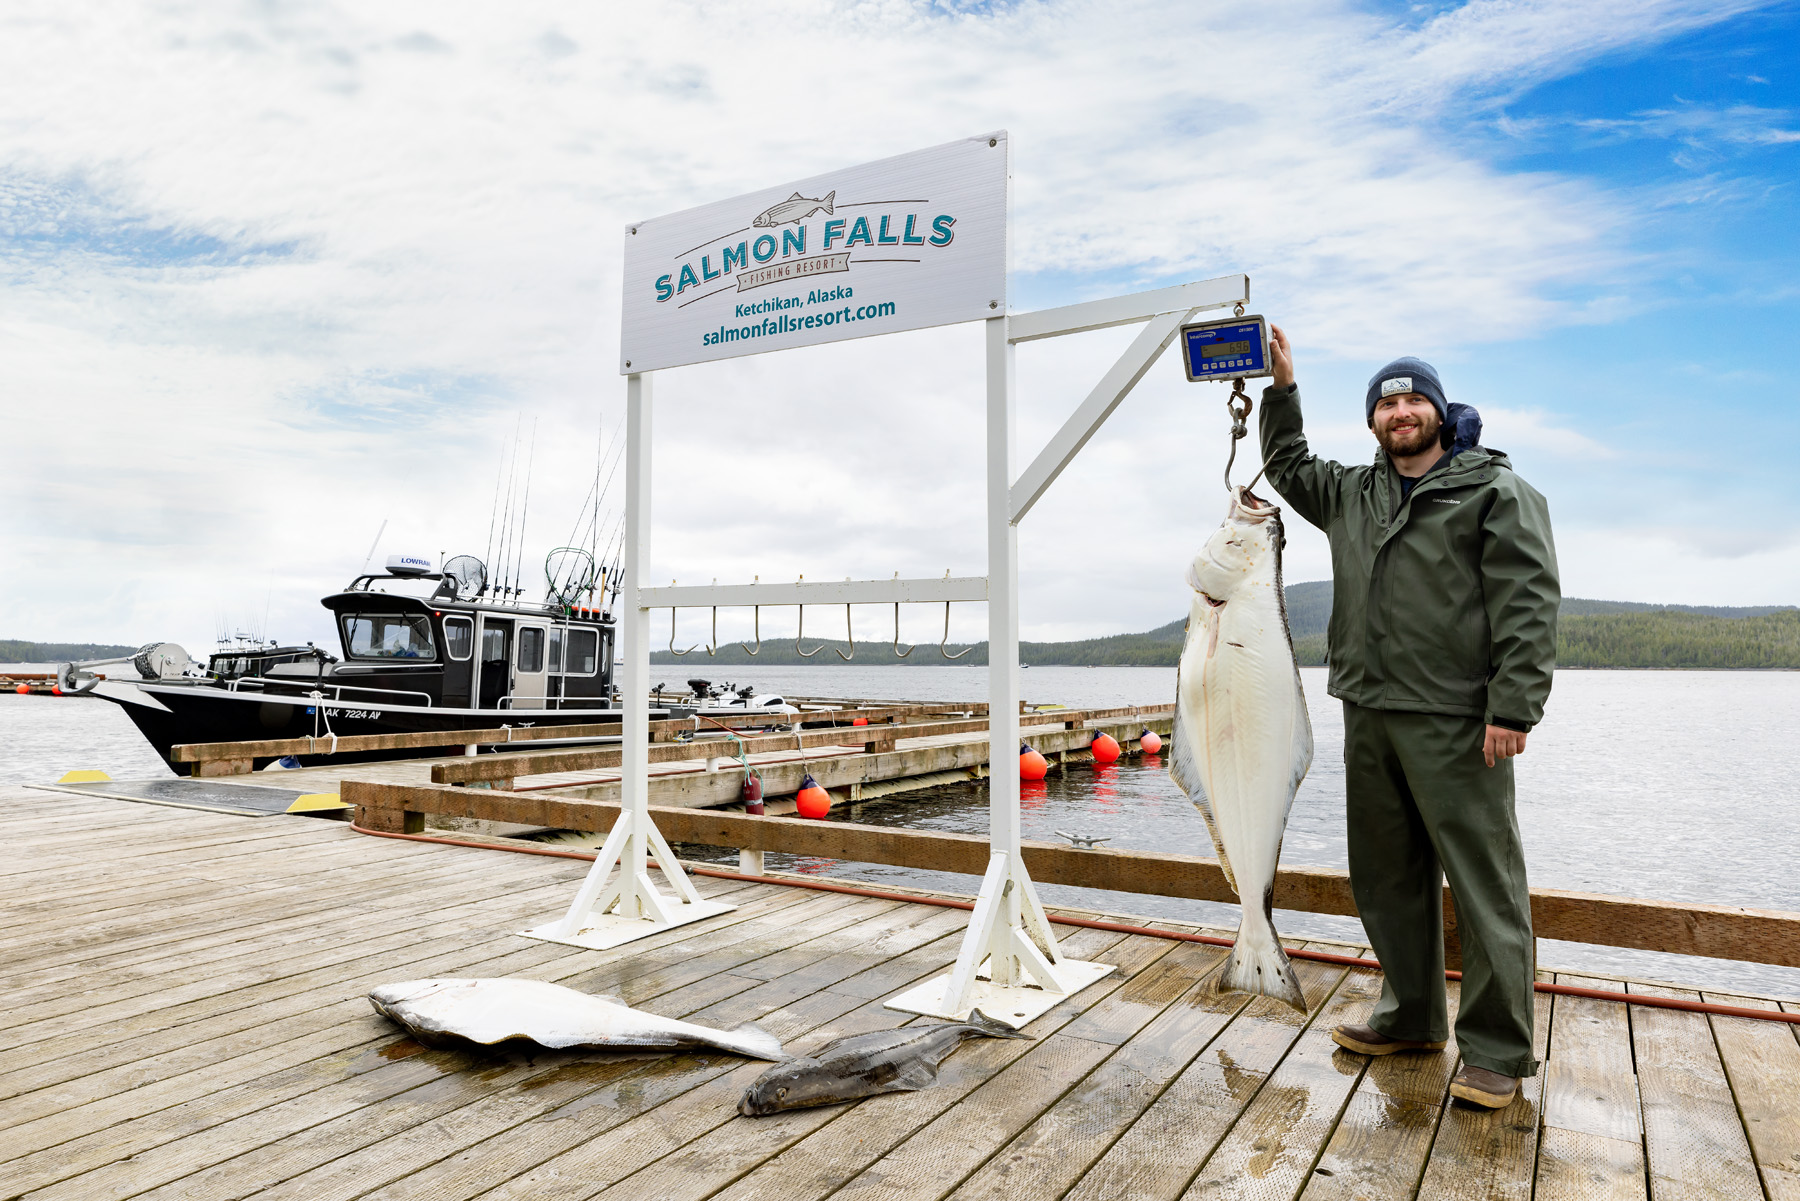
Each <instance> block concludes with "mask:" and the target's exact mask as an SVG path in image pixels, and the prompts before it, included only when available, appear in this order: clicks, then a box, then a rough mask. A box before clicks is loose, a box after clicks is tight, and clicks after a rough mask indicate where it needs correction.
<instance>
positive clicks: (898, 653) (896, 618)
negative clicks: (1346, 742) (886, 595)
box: [894, 601, 919, 659]
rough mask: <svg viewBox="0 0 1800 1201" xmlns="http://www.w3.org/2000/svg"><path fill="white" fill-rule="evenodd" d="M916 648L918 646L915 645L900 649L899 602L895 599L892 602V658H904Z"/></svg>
mask: <svg viewBox="0 0 1800 1201" xmlns="http://www.w3.org/2000/svg"><path fill="white" fill-rule="evenodd" d="M918 649H919V648H918V647H916V646H909V647H907V648H906V649H905V650H901V649H900V602H899V601H895V602H894V658H896V659H904V658H906V656H908V655H910V654H912V653H913V652H914V651H916V650H918Z"/></svg>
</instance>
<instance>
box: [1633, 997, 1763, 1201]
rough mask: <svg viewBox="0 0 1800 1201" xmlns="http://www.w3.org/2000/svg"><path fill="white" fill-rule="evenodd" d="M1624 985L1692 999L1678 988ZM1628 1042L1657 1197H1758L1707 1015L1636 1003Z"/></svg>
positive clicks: (1752, 1200)
mask: <svg viewBox="0 0 1800 1201" xmlns="http://www.w3.org/2000/svg"><path fill="white" fill-rule="evenodd" d="M1627 991H1629V992H1633V993H1644V994H1647V995H1650V996H1656V997H1678V998H1681V999H1683V1000H1689V1001H1698V1000H1699V999H1700V994H1699V993H1697V992H1692V991H1688V990H1684V989H1676V988H1657V987H1654V986H1652V985H1647V984H1632V985H1629V986H1628V988H1627ZM1631 1045H1632V1052H1633V1059H1634V1061H1635V1062H1636V1064H1637V1074H1638V1088H1639V1091H1640V1092H1641V1093H1642V1094H1643V1109H1644V1150H1645V1154H1646V1157H1647V1159H1648V1162H1649V1170H1650V1196H1651V1197H1652V1198H1653V1199H1655V1201H1678V1199H1682V1198H1693V1199H1694V1201H1712V1199H1716V1201H1762V1199H1763V1195H1764V1194H1763V1188H1762V1182H1761V1180H1760V1179H1759V1177H1758V1175H1757V1171H1756V1160H1755V1157H1754V1156H1753V1155H1752V1154H1751V1151H1750V1143H1749V1140H1748V1138H1747V1136H1746V1135H1745V1133H1744V1123H1743V1119H1742V1118H1741V1117H1739V1115H1738V1108H1737V1103H1736V1101H1734V1100H1733V1099H1732V1096H1731V1085H1730V1084H1729V1082H1727V1081H1726V1079H1725V1068H1724V1065H1723V1063H1721V1061H1720V1059H1719V1048H1718V1045H1717V1044H1716V1043H1715V1042H1714V1040H1713V1032H1712V1025H1711V1022H1710V1020H1709V1018H1708V1015H1706V1014H1703V1013H1683V1012H1681V1011H1680V1010H1675V1009H1655V1008H1651V1007H1648V1006H1644V1007H1639V1008H1635V1009H1633V1010H1632V1014H1631Z"/></svg>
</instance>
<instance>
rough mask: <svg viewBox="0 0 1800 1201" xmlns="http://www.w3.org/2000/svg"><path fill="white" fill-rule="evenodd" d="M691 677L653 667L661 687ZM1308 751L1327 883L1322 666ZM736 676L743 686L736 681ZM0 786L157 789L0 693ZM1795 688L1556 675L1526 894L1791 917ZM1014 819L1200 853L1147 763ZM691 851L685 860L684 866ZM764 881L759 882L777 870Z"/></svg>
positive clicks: (1034, 686) (938, 807)
mask: <svg viewBox="0 0 1800 1201" xmlns="http://www.w3.org/2000/svg"><path fill="white" fill-rule="evenodd" d="M699 670H700V669H698V668H686V667H685V666H684V667H682V668H672V669H661V668H653V672H652V681H653V682H654V681H655V680H657V679H662V678H664V676H663V675H658V674H656V673H657V672H658V671H663V672H664V674H665V675H666V677H667V680H666V682H668V683H670V684H671V685H679V684H680V683H681V682H683V681H685V680H686V679H687V677H688V676H689V675H692V674H698V672H699ZM1301 674H1302V677H1303V679H1304V682H1305V686H1306V694H1307V701H1308V704H1309V706H1310V708H1311V713H1312V721H1313V734H1314V740H1315V743H1316V751H1315V753H1314V758H1313V768H1312V772H1311V774H1310V775H1309V776H1308V777H1307V779H1306V783H1305V784H1304V785H1303V786H1302V788H1301V790H1300V795H1299V797H1298V799H1297V800H1296V802H1295V805H1294V811H1293V815H1292V817H1291V819H1290V821H1289V826H1288V833H1287V838H1286V841H1285V843H1284V846H1283V850H1282V858H1283V861H1284V862H1286V863H1290V864H1315V865H1320V866H1328V867H1342V866H1344V865H1345V852H1344V805H1343V801H1344V773H1343V717H1342V713H1341V711H1340V709H1339V705H1338V702H1336V701H1334V700H1332V699H1331V698H1330V697H1327V696H1326V695H1325V673H1324V671H1323V669H1306V670H1304V671H1303V672H1302V673H1301ZM740 677H741V678H740ZM713 679H714V682H715V683H722V682H725V681H726V680H730V681H732V682H741V683H746V684H754V685H756V686H757V688H758V689H759V690H762V691H779V692H791V693H794V694H800V695H813V696H846V697H847V696H861V697H875V698H885V699H909V700H932V701H940V700H941V701H954V700H971V701H974V700H982V699H985V697H986V691H987V670H986V669H985V668H981V667H954V666H930V667H861V666H856V665H853V664H851V665H841V666H830V667H769V668H765V669H754V668H752V669H741V668H734V669H731V671H730V673H729V674H727V673H725V672H718V673H715V674H714V676H713ZM1023 685H1024V695H1025V697H1026V698H1027V699H1028V700H1032V701H1044V702H1048V701H1055V702H1060V703H1063V704H1068V705H1078V706H1088V707H1092V706H1114V705H1131V704H1158V703H1165V702H1166V701H1167V700H1169V699H1170V698H1172V697H1173V695H1174V688H1175V673H1174V669H1172V668H1148V667H1102V668H1075V667H1036V668H1031V669H1029V670H1027V671H1026V672H1025V673H1024V679H1023ZM0 731H3V732H4V735H5V737H4V738H3V739H0V782H6V783H45V782H49V781H53V780H55V779H56V778H57V777H58V776H60V775H61V774H62V773H63V772H65V771H68V770H70V769H73V768H89V767H92V768H101V769H104V770H106V771H107V772H109V773H110V774H112V775H113V776H114V777H115V778H121V779H123V778H129V777H135V778H142V777H147V776H153V775H154V776H161V775H167V774H168V771H167V768H165V767H164V766H163V764H162V762H161V760H159V759H158V758H157V757H156V756H155V755H154V754H153V753H152V752H151V751H150V749H149V748H148V746H147V745H145V744H144V742H143V740H142V739H141V738H140V737H139V736H138V734H137V732H136V730H135V729H133V728H132V726H131V724H130V723H129V722H128V721H127V720H126V719H125V717H124V716H123V714H121V713H120V712H119V711H118V710H117V709H116V708H115V707H114V706H112V705H109V704H107V703H105V702H103V701H95V700H89V699H79V700H72V699H61V698H43V697H22V696H14V695H11V694H4V695H0ZM1797 732H1800V673H1786V672H1654V671H1641V672H1640V671H1634V672H1623V671H1593V672H1584V671H1566V672H1562V673H1560V674H1559V675H1558V676H1557V679H1556V688H1555V693H1554V695H1553V697H1552V699H1551V703H1550V707H1549V712H1548V714H1547V716H1546V719H1545V721H1544V723H1543V724H1542V725H1541V726H1539V727H1538V729H1537V730H1536V731H1535V732H1534V733H1533V734H1532V736H1531V743H1530V746H1529V748H1528V750H1527V752H1526V753H1525V755H1524V756H1523V757H1521V758H1520V759H1519V760H1518V761H1517V772H1518V794H1519V824H1520V826H1521V828H1522V830H1523V833H1524V838H1525V850H1526V858H1527V862H1528V864H1529V868H1530V872H1531V880H1532V883H1533V884H1535V885H1538V886H1542V887H1549V888H1566V889H1577V890H1581V891H1586V892H1600V893H1611V894H1615V895H1625V896H1639V897H1654V898H1659V899H1664V900H1677V901H1697V902H1708V903H1713V904H1729V905H1747V906H1752V907H1756V908H1762V909H1782V910H1794V911H1800V872H1797V871H1796V870H1795V864H1796V863H1797V862H1800V755H1797V754H1796V752H1795V748H1794V739H1795V736H1796V733H1797ZM1027 787H1028V791H1027V794H1026V795H1025V797H1024V798H1023V801H1022V810H1023V813H1022V818H1023V825H1024V831H1025V836H1026V837H1027V838H1042V839H1054V838H1055V837H1056V834H1055V831H1056V830H1058V829H1063V830H1070V831H1074V832H1076V833H1081V834H1092V835H1099V836H1104V837H1110V838H1111V839H1112V841H1111V842H1110V843H1109V844H1108V845H1110V846H1114V847H1124V848H1132V849H1144V850H1177V851H1185V852H1188V853H1193V854H1207V855H1210V854H1211V853H1212V851H1211V847H1210V844H1209V842H1208V840H1207V835H1206V830H1205V827H1204V826H1203V824H1202V823H1201V821H1200V818H1199V815H1198V814H1196V813H1195V812H1194V810H1193V808H1192V807H1191V806H1190V805H1189V804H1188V802H1187V799H1186V798H1185V797H1184V796H1182V795H1181V793H1180V791H1179V790H1178V789H1176V788H1175V787H1174V785H1173V783H1172V782H1171V781H1170V780H1169V777H1168V775H1167V771H1166V764H1165V763H1164V762H1162V761H1161V760H1160V759H1158V758H1155V757H1148V758H1146V759H1144V760H1136V759H1130V760H1122V761H1120V762H1119V763H1117V764H1114V765H1112V766H1110V767H1099V768H1093V767H1090V768H1072V769H1071V770H1070V771H1069V773H1068V774H1067V775H1066V776H1063V777H1056V776H1053V777H1052V778H1051V779H1050V780H1048V781H1046V782H1045V783H1044V784H1043V785H1042V786H1039V787H1035V788H1033V787H1030V786H1027ZM986 805H987V798H986V789H985V788H984V787H983V786H981V785H964V786H958V787H954V788H939V789H932V790H929V791H927V792H922V793H913V794H908V795H907V796H905V797H902V798H898V799H896V800H893V801H888V802H871V803H869V804H866V805H859V806H855V807H850V806H841V807H840V808H839V809H838V810H837V811H836V815H837V816H839V817H842V818H849V819H853V820H856V821H862V822H869V823H874V824H889V825H905V826H913V827H917V828H923V829H937V830H952V831H959V832H966V833H985V832H986V830H987V811H986ZM688 851H689V852H691V853H694V854H702V853H703V852H702V851H701V849H700V848H688ZM779 863H780V865H782V866H785V867H790V868H793V869H797V870H802V871H816V872H821V873H828V874H831V875H834V876H844V877H852V878H856V879H863V880H871V881H884V882H906V883H911V884H915V885H920V886H925V887H938V888H943V889H946V890H950V891H956V892H973V891H975V890H976V888H977V887H978V886H979V881H978V880H976V879H975V878H974V877H969V876H960V875H952V874H949V873H930V872H916V871H911V870H904V869H898V868H886V867H880V866H875V865H867V864H848V863H826V862H816V861H814V862H807V861H800V860H795V859H792V858H783V859H780V860H779ZM776 865H777V864H776V862H772V863H771V866H776ZM1044 896H1045V899H1046V900H1047V901H1052V902H1060V903H1064V904H1075V905H1084V906H1088V907H1091V908H1100V909H1110V910H1113V911H1115V912H1124V913H1140V914H1146V915H1152V916H1166V917H1180V918H1186V919H1190V920H1197V921H1206V922H1213V923H1219V924H1224V925H1232V924H1235V922H1236V916H1235V910H1234V909H1233V908H1232V907H1230V906H1224V905H1210V904H1205V903H1200V902H1190V901H1175V900H1168V899H1163V898H1154V897H1145V896H1139V895H1135V894H1112V893H1100V892H1094V891H1090V890H1081V889H1067V888H1059V887H1054V886H1051V887H1046V888H1045V889H1044ZM1276 919H1277V924H1278V926H1279V927H1280V929H1281V930H1282V931H1283V932H1284V933H1287V934H1295V935H1305V934H1312V935H1316V936H1319V937H1335V938H1357V937H1360V928H1359V927H1358V925H1357V923H1356V922H1355V921H1353V920H1351V919H1345V918H1332V917H1327V916H1323V915H1317V914H1301V913H1277V915H1276ZM1542 959H1543V962H1544V964H1545V966H1549V967H1566V968H1575V969H1586V970H1590V971H1604V972H1610V973H1616V974H1624V975H1641V976H1650V977H1655V978H1660V979H1671V980H1677V981H1681V982H1684V983H1690V984H1696V985H1710V986H1712V987H1715V988H1722V989H1730V988H1743V989H1751V990H1755V991H1761V992H1775V993H1781V994H1784V995H1785V994H1793V995H1797V996H1800V970H1796V969H1787V968H1773V967H1758V966H1751V965H1745V964H1733V963H1723V962H1719V961H1715V960H1706V959H1695V958H1687V957H1682V956H1673V955H1661V954H1655V953H1651V952H1633V951H1619V950H1612V949H1609V948H1599V947H1585V946H1576V945H1572V944H1562V943H1553V942H1546V943H1545V944H1544V946H1543V949H1542Z"/></svg>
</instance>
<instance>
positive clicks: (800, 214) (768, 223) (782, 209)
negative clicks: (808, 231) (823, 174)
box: [750, 188, 837, 229]
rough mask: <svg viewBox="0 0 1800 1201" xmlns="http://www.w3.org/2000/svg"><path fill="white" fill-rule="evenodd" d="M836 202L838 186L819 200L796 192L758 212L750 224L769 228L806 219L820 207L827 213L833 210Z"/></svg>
mask: <svg viewBox="0 0 1800 1201" xmlns="http://www.w3.org/2000/svg"><path fill="white" fill-rule="evenodd" d="M835 203H837V189H836V188H833V189H832V190H831V191H829V192H827V193H825V194H824V195H823V196H821V197H819V198H818V199H817V200H808V199H807V198H806V197H804V196H802V195H801V194H800V193H798V192H795V193H794V194H793V195H792V196H789V197H788V198H787V199H786V200H783V201H782V202H781V203H780V204H773V205H770V206H769V207H768V208H766V209H764V210H763V211H762V212H760V213H758V214H756V219H755V220H753V221H752V222H750V224H751V225H752V226H754V227H755V228H757V229H768V228H770V227H772V226H776V225H786V224H787V223H788V222H789V221H804V220H806V219H807V218H808V217H810V216H812V215H813V214H814V213H816V212H818V211H819V210H820V209H824V210H825V211H826V212H827V213H829V212H831V206H832V205H833V204H835Z"/></svg>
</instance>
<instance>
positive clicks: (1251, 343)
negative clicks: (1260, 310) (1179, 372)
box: [1181, 316, 1275, 383]
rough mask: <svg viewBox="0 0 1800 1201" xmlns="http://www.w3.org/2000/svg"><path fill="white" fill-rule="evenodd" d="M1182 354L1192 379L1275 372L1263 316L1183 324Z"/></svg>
mask: <svg viewBox="0 0 1800 1201" xmlns="http://www.w3.org/2000/svg"><path fill="white" fill-rule="evenodd" d="M1181 357H1182V359H1183V360H1184V361H1185V362H1186V364H1187V377H1188V381H1189V382H1190V383H1200V382H1201V381H1204V380H1215V379H1227V380H1229V379H1244V378H1248V377H1249V376H1253V375H1273V374H1275V368H1274V367H1273V366H1272V365H1271V364H1270V362H1269V323H1268V322H1267V321H1264V320H1263V319H1262V318H1261V317H1260V316H1255V317H1229V318H1226V319H1225V320H1223V321H1202V322H1199V323H1198V324H1195V325H1184V326H1182V327H1181Z"/></svg>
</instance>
